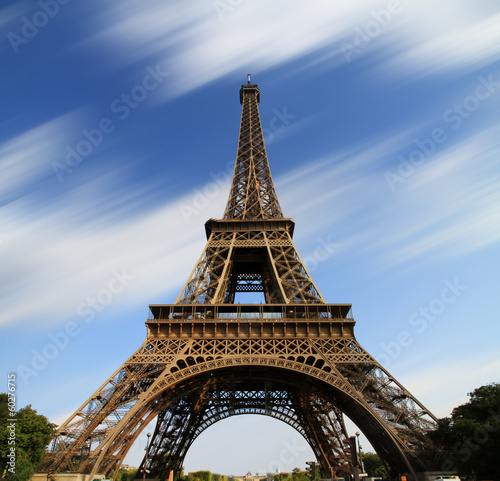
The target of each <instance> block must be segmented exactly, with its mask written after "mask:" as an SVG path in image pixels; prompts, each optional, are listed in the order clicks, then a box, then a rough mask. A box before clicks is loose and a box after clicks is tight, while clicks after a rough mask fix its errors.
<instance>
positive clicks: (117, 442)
mask: <svg viewBox="0 0 500 481" xmlns="http://www.w3.org/2000/svg"><path fill="white" fill-rule="evenodd" d="M331 341H332V340H330V339H328V340H325V339H287V338H280V337H278V336H277V337H275V338H272V339H250V338H244V339H197V340H195V339H186V340H178V339H173V340H172V339H153V340H148V341H146V343H145V344H144V345H143V346H142V347H141V349H139V350H138V351H137V352H136V353H135V354H134V355H133V356H132V357H131V359H130V360H129V362H128V363H126V364H125V365H124V367H123V369H122V370H121V371H120V372H119V376H116V377H117V378H118V380H119V382H117V383H116V389H115V390H114V391H112V392H111V394H110V395H109V399H110V400H113V399H115V398H119V399H120V400H121V401H122V403H125V404H120V403H119V402H116V401H115V402H114V405H115V406H116V409H115V410H114V412H113V414H114V416H115V418H114V419H115V420H118V419H119V421H118V422H116V421H115V422H110V423H108V424H104V423H103V419H104V415H103V413H104V412H105V410H104V409H103V407H102V406H101V408H100V409H98V410H96V409H95V408H94V407H93V404H92V403H91V402H89V403H88V406H87V410H86V416H85V423H84V429H82V421H79V422H77V423H71V422H69V423H66V424H65V425H64V426H63V428H64V432H61V431H60V433H59V438H60V439H59V442H58V443H56V446H57V448H56V449H55V450H53V452H54V454H55V455H56V458H57V459H52V461H51V462H50V463H49V464H50V466H51V467H53V468H54V469H59V468H61V467H63V466H64V467H65V468H66V469H73V470H76V471H79V472H88V471H89V470H92V472H93V473H96V472H104V473H105V474H107V473H110V472H111V471H113V470H116V469H117V468H118V467H119V465H120V464H121V462H122V460H123V458H124V456H125V455H126V453H127V452H128V450H129V448H130V446H131V444H132V442H133V440H135V439H136V438H137V436H138V434H139V433H140V431H141V430H142V429H143V428H144V427H145V426H146V425H147V423H148V422H149V421H150V420H151V419H153V418H154V416H156V415H158V414H160V413H161V412H163V411H164V410H165V409H167V407H168V406H169V405H170V403H174V402H176V401H177V400H179V399H181V398H182V397H184V396H186V395H187V394H188V393H189V392H191V391H192V390H193V389H194V387H193V386H196V388H197V389H199V388H200V385H199V384H200V382H201V383H202V384H203V383H206V380H207V379H208V377H207V376H208V375H209V373H211V374H210V376H214V375H216V374H217V375H219V373H220V372H222V373H224V375H225V376H227V381H228V382H229V381H230V380H231V379H234V377H235V376H237V377H238V378H242V379H248V377H249V375H250V374H249V373H250V372H253V373H254V374H253V375H252V376H255V377H257V378H259V379H261V380H262V381H265V380H268V381H269V380H270V379H275V381H276V382H281V383H285V384H286V383H288V384H289V385H291V386H303V385H306V384H309V385H312V386H314V395H315V396H316V397H317V399H320V400H321V402H323V403H324V404H326V405H327V403H330V405H331V406H332V410H333V406H335V407H336V408H338V409H340V410H341V411H342V412H344V413H346V414H347V415H348V416H349V417H351V419H353V421H354V422H357V424H358V425H359V426H364V429H363V432H364V433H365V434H366V435H367V437H368V438H369V440H370V441H371V442H372V444H373V445H374V447H375V448H376V449H377V447H379V450H380V451H381V452H383V453H384V454H385V458H386V459H387V460H388V462H389V463H390V464H391V465H393V466H396V467H397V468H398V469H402V470H403V469H406V470H408V469H410V468H411V467H412V466H416V465H419V466H420V463H422V466H425V463H426V462H427V461H426V460H420V459H419V456H420V453H421V452H424V451H426V450H428V446H427V444H426V443H428V441H427V439H426V438H425V436H424V435H422V433H424V432H425V431H427V430H428V429H431V428H432V427H433V425H434V422H435V419H434V418H432V417H430V415H429V414H428V413H427V411H426V410H425V409H424V408H421V407H420V404H418V402H417V401H416V400H415V399H414V398H413V397H412V396H411V395H410V394H409V393H407V392H406V391H404V392H403V391H401V388H400V386H399V385H397V384H394V382H393V381H392V378H390V377H389V376H388V375H387V374H386V373H385V371H383V370H382V368H381V366H379V365H378V364H377V363H376V361H374V360H373V359H372V358H370V357H369V355H368V354H367V353H366V352H364V351H363V350H362V348H361V347H360V346H359V345H358V344H357V342H356V341H355V339H354V338H349V339H337V340H336V341H339V342H335V343H333V342H331ZM324 346H328V349H327V350H326V349H325V351H323V347H324ZM161 351H163V353H164V360H165V361H166V362H165V363H161V362H158V361H159V359H160V358H161ZM367 359H370V361H368V362H367ZM152 360H154V361H155V362H154V363H153V362H152ZM356 360H357V361H356ZM380 373H383V374H380ZM367 379H368V382H367ZM125 380H126V381H125ZM112 381H114V379H113V380H111V381H110V382H109V383H107V386H108V387H109V385H113V382H112ZM318 383H319V384H318ZM370 383H377V384H378V385H379V386H380V384H382V383H385V384H386V385H389V386H391V390H387V389H386V390H384V391H383V393H388V395H389V394H390V395H394V394H395V393H396V392H397V393H398V394H399V395H400V396H402V395H403V394H404V396H405V398H406V401H407V402H406V403H400V404H397V405H394V404H387V401H388V399H387V398H385V397H384V396H383V395H382V394H379V395H378V396H377V398H376V399H375V398H374V396H373V390H371V389H369V386H370ZM321 386H322V387H321ZM360 386H364V389H363V390H362V389H361V387H360ZM398 389H399V391H398ZM380 390H381V388H380V387H379V391H380ZM375 391H376V392H377V390H375ZM101 392H103V390H100V391H98V393H96V395H94V396H93V397H92V398H91V400H90V401H92V400H94V399H96V398H97V397H96V396H98V395H99V394H100V393H101ZM111 405H113V404H111ZM415 406H417V408H418V409H416V408H415ZM123 408H126V409H127V411H126V412H124V411H123ZM120 409H122V410H120ZM294 412H295V415H298V410H297V406H295V405H294ZM110 414H111V413H109V414H108V416H107V419H111V416H110ZM306 414H308V413H306ZM308 415H309V419H311V418H310V416H311V414H310V413H309V414H308ZM390 416H393V419H392V421H391V418H390ZM197 419H198V418H196V419H194V418H193V419H192V420H191V424H190V426H191V427H192V429H195V427H198V425H201V424H200V423H201V422H202V419H198V420H197ZM314 419H315V422H317V420H318V415H314ZM402 420H404V423H402ZM311 423H312V421H311V420H309V422H308V423H306V422H305V421H302V422H300V423H299V424H300V425H301V426H302V429H303V430H304V431H305V432H307V429H310V427H309V428H308V426H312V424H311ZM96 426H100V430H101V431H100V438H101V439H102V441H101V442H100V444H99V445H98V446H93V449H90V444H89V443H88V442H86V439H87V438H88V437H89V435H91V434H92V432H93V431H94V429H95V427H96ZM320 426H321V427H320V428H319V431H318V430H316V433H315V434H314V435H313V434H311V435H310V436H309V435H308V436H307V437H306V439H308V442H310V443H311V446H314V443H313V442H312V441H311V439H309V438H310V437H311V436H312V437H314V438H315V439H316V440H317V441H316V445H317V446H318V451H320V452H318V453H317V455H318V459H320V460H321V462H322V466H323V467H325V468H328V466H330V467H332V463H333V467H335V468H338V467H339V465H340V458H339V457H340V456H341V453H340V452H339V450H338V448H336V447H332V445H330V447H329V448H328V452H323V451H324V449H325V446H328V442H327V441H326V436H325V432H328V431H327V430H326V428H324V427H323V423H322V424H321V425H320ZM195 432H196V429H195V430H194V431H190V432H189V433H186V436H187V434H189V436H187V437H186V436H184V437H183V438H182V439H183V443H182V446H183V447H182V449H181V448H180V447H179V448H177V449H178V451H179V454H178V457H177V459H176V460H173V461H176V462H177V463H178V462H180V461H182V459H183V456H184V455H185V452H186V451H187V447H188V446H186V445H185V443H187V442H188V440H191V441H189V442H192V436H193V433H195ZM322 433H323V434H322ZM418 433H421V434H420V435H417V434H418ZM61 440H64V442H62V441H61ZM90 442H92V441H90ZM87 446H88V449H89V452H88V453H89V454H88V456H87V457H86V458H85V460H84V461H83V462H82V461H81V456H79V454H78V453H79V452H82V448H83V451H85V448H86V447H87ZM322 450H323V451H322ZM320 455H321V456H320ZM47 467H49V466H47ZM411 469H413V468H411Z"/></svg>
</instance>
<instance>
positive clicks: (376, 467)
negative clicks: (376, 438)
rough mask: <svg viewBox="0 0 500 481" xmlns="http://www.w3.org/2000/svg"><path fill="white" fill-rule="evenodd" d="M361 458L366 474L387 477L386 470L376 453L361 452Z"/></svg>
mask: <svg viewBox="0 0 500 481" xmlns="http://www.w3.org/2000/svg"><path fill="white" fill-rule="evenodd" d="M362 458H363V464H364V467H365V471H366V472H367V473H368V476H375V477H380V478H387V471H386V469H385V466H384V463H383V462H382V460H381V459H380V457H379V455H378V454H374V453H363V454H362Z"/></svg>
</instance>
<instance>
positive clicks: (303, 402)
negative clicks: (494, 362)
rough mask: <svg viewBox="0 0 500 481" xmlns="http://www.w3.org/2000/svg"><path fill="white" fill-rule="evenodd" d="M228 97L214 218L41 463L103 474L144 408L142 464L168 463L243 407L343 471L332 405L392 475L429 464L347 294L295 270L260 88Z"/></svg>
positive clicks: (418, 412) (299, 267) (340, 430)
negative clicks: (130, 347)
mask: <svg viewBox="0 0 500 481" xmlns="http://www.w3.org/2000/svg"><path fill="white" fill-rule="evenodd" d="M240 98H241V102H242V105H243V108H242V117H241V127H240V137H239V143H238V155H237V159H236V166H235V171H234V177H233V183H232V187H231V193H230V195H229V201H228V203H227V207H226V211H225V214H224V219H223V220H214V219H211V220H209V221H208V222H207V223H206V224H205V229H206V232H207V239H208V241H207V245H206V247H205V250H204V252H203V253H202V255H201V257H200V259H199V261H198V263H197V264H196V266H195V268H194V269H193V272H192V273H191V275H190V277H189V279H188V281H187V283H186V284H185V286H184V288H183V289H182V291H181V293H180V294H179V297H178V298H177V300H176V302H175V303H174V304H172V305H157V306H150V309H151V318H150V319H149V320H148V322H147V328H148V334H147V339H146V341H145V342H144V344H143V345H142V346H141V347H140V348H139V349H138V350H137V351H136V352H135V353H134V354H133V355H132V356H131V357H130V358H129V359H128V360H127V361H126V362H125V363H124V364H123V365H122V366H121V367H120V369H118V371H116V372H115V373H114V374H113V375H112V376H111V377H110V378H109V379H108V380H107V381H106V382H105V383H104V384H103V385H102V386H101V387H100V388H99V389H98V390H97V391H96V392H95V393H94V394H93V395H92V396H91V397H90V398H89V399H88V400H87V401H86V402H85V403H84V404H83V405H82V406H81V407H80V408H79V409H78V410H77V411H76V412H75V413H74V414H73V415H72V416H71V417H70V418H69V419H68V420H67V421H66V422H65V423H64V424H63V425H62V426H61V427H60V429H59V430H58V433H57V436H56V438H55V439H54V440H53V442H52V444H51V447H50V452H49V453H48V454H47V456H46V457H45V459H44V461H43V463H42V466H41V467H40V469H41V470H47V469H51V470H52V472H62V471H70V472H79V473H89V474H91V475H95V474H96V473H102V474H104V475H106V477H109V476H113V475H116V473H117V471H118V469H119V467H120V465H121V463H122V461H123V459H124V458H125V456H126V454H127V452H128V451H129V449H130V447H131V446H132V444H133V443H134V441H135V440H136V439H137V437H138V436H139V434H140V432H141V431H142V430H143V429H144V428H145V427H146V426H147V425H148V424H149V423H150V422H151V421H153V420H154V419H155V418H156V419H157V421H156V429H155V433H154V435H153V438H152V445H151V458H150V460H149V463H148V468H150V470H151V472H152V473H153V474H156V475H160V474H161V473H166V472H167V471H168V470H170V469H173V470H178V469H179V468H180V467H181V466H182V462H183V460H184V456H185V454H186V452H187V450H188V449H189V447H190V446H191V444H192V442H193V441H194V439H196V437H197V436H198V435H199V434H200V433H201V432H202V431H203V430H204V429H206V428H208V427H209V426H211V425H212V424H213V423H215V422H217V421H218V420H220V419H223V418H225V417H228V416H232V415H236V414H245V413H253V414H263V415H269V416H273V417H275V418H276V419H280V420H282V421H284V422H286V423H288V424H290V425H291V426H293V427H294V428H295V429H297V430H298V431H299V432H300V433H301V434H302V435H303V436H304V437H305V439H306V440H307V441H308V442H309V444H310V445H311V447H312V449H313V451H314V453H315V455H316V458H317V460H318V462H319V463H320V465H321V469H322V472H323V477H330V476H331V473H332V470H334V471H335V472H336V473H337V474H341V473H342V466H343V453H342V450H341V443H340V439H341V438H343V437H344V436H345V435H346V431H345V426H344V422H343V417H342V416H343V415H344V414H345V415H346V416H348V417H349V418H350V419H351V420H352V421H353V422H354V423H355V424H356V425H357V426H359V428H360V429H361V430H362V431H363V433H364V435H365V436H366V437H367V438H368V440H369V441H370V443H371V444H372V446H373V447H374V448H375V450H376V451H377V453H378V454H379V455H380V456H381V457H382V458H383V459H384V461H385V462H386V463H387V465H388V466H389V467H390V469H391V476H392V478H393V479H397V474H398V473H407V474H409V476H410V480H411V481H416V480H417V476H416V471H425V470H432V469H436V468H438V464H437V456H438V454H439V453H438V452H437V450H436V448H435V446H434V445H433V444H432V442H431V441H430V440H429V439H428V437H427V433H428V432H429V431H431V430H434V429H435V428H436V427H437V419H436V418H435V417H434V416H433V415H432V414H431V413H430V412H429V411H428V410H427V409H425V407H424V406H423V405H422V404H420V403H419V402H418V401H417V400H416V399H415V398H414V397H413V396H412V395H411V394H410V393H409V392H408V391H407V390H406V389H405V388H404V387H403V386H402V385H401V384H399V383H398V382H397V381H396V380H395V379H394V378H393V377H392V376H391V375H390V374H389V373H388V372H387V371H386V370H385V369H383V367H382V366H380V365H379V364H378V362H377V361H376V360H375V359H373V358H372V357H371V356H370V355H369V354H368V353H367V352H366V351H365V350H364V349H363V348H362V347H361V346H360V345H359V344H358V343H357V341H356V339H355V337H354V320H353V319H352V318H351V316H350V305H347V304H336V305H333V304H332V305H330V304H326V302H325V300H324V299H323V297H322V296H321V294H320V292H319V290H318V288H317V287H316V285H315V284H314V282H313V280H312V278H311V276H310V275H309V273H308V272H307V269H306V267H305V265H304V263H303V262H302V260H301V258H300V256H299V255H298V253H297V250H296V248H295V246H294V244H293V241H292V236H293V229H294V223H293V221H292V220H291V219H285V218H283V214H282V212H281V207H280V205H279V203H278V199H277V196H276V192H275V190H274V186H273V181H272V178H271V173H270V170H269V165H268V161H267V155H266V151H265V147H264V139H263V134H262V128H261V124H260V119H259V113H258V107H257V104H258V102H259V89H258V88H257V86H256V85H252V84H250V80H249V83H248V85H244V86H242V89H241V91H240ZM238 292H262V293H263V295H264V299H265V304H261V305H259V304H253V305H252V304H246V305H245V304H241V305H240V304H238V303H235V295H236V293H238ZM140 475H142V473H141V474H140ZM91 479H92V478H91Z"/></svg>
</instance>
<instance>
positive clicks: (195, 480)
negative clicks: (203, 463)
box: [188, 471, 213, 481]
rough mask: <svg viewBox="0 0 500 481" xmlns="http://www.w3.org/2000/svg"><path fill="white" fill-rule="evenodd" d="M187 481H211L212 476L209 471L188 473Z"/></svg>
mask: <svg viewBox="0 0 500 481" xmlns="http://www.w3.org/2000/svg"><path fill="white" fill-rule="evenodd" d="M188 481H213V475H212V473H211V472H210V471H194V472H192V473H188Z"/></svg>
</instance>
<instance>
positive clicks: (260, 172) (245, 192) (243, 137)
mask: <svg viewBox="0 0 500 481" xmlns="http://www.w3.org/2000/svg"><path fill="white" fill-rule="evenodd" d="M259 97H260V92H259V89H258V87H257V86H256V85H251V84H248V85H243V86H242V87H241V90H240V100H241V104H242V110H241V123H240V134H239V139H238V153H237V156H236V163H235V167H234V173H233V181H232V185H231V191H230V194H229V199H228V202H227V206H226V210H225V212H224V219H239V220H245V219H277V218H282V217H283V213H282V211H281V206H280V204H279V201H278V196H277V195H276V191H275V189H274V183H273V179H272V177H271V170H270V168H269V162H268V160H267V154H266V148H265V145H264V134H263V132H262V126H261V122H260V115H259V108H258V103H259Z"/></svg>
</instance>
